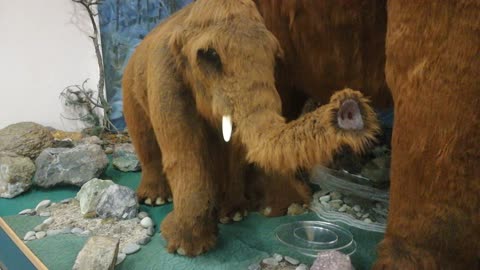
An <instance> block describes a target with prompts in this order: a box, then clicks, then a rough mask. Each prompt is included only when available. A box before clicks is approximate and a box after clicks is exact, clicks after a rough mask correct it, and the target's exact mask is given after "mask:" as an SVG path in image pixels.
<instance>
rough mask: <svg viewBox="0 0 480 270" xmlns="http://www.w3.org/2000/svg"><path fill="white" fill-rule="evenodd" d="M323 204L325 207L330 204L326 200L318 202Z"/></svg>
mask: <svg viewBox="0 0 480 270" xmlns="http://www.w3.org/2000/svg"><path fill="white" fill-rule="evenodd" d="M320 203H321V204H322V205H323V206H325V207H329V206H330V205H329V204H328V202H320Z"/></svg>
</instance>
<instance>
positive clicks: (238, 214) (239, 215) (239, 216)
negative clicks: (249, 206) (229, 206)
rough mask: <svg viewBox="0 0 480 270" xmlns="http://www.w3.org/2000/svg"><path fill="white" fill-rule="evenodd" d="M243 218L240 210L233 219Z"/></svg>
mask: <svg viewBox="0 0 480 270" xmlns="http://www.w3.org/2000/svg"><path fill="white" fill-rule="evenodd" d="M242 219H243V216H242V214H240V212H236V213H235V215H234V216H233V221H240V220H242Z"/></svg>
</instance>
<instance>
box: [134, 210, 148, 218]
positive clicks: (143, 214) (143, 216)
mask: <svg viewBox="0 0 480 270" xmlns="http://www.w3.org/2000/svg"><path fill="white" fill-rule="evenodd" d="M137 217H138V218H139V219H144V218H146V217H148V213H147V212H143V211H142V212H140V213H138V215H137Z"/></svg>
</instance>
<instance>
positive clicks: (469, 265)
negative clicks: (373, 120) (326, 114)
mask: <svg viewBox="0 0 480 270" xmlns="http://www.w3.org/2000/svg"><path fill="white" fill-rule="evenodd" d="M256 3H257V6H258V8H259V10H260V12H261V14H262V16H263V17H264V20H265V23H266V25H267V28H269V29H270V30H271V31H272V32H273V33H274V34H275V35H276V36H277V38H278V39H279V41H280V44H281V46H282V47H283V49H284V51H285V59H286V62H285V63H284V64H283V66H280V67H279V73H278V74H280V76H279V80H278V85H277V88H278V89H279V91H280V92H281V93H282V97H283V105H284V106H285V107H286V108H287V109H288V110H287V112H290V113H291V114H292V116H295V115H296V113H298V111H299V110H300V108H301V104H302V102H303V100H304V99H305V97H306V96H307V97H313V98H315V99H317V100H319V101H321V102H322V101H323V100H324V99H325V97H326V96H328V95H330V94H331V93H332V92H333V91H335V89H337V88H338V86H339V85H346V86H350V87H355V88H358V89H361V90H362V91H363V92H364V93H367V94H368V95H369V96H371V98H372V100H373V104H374V105H375V106H377V107H383V106H385V105H389V93H388V92H387V88H386V84H385V78H386V82H387V83H388V86H389V87H390V89H391V93H392V96H393V101H394V103H395V104H394V105H395V106H394V107H395V122H394V130H393V139H392V164H391V191H390V194H391V197H390V212H389V219H388V228H387V232H386V235H385V239H384V240H383V242H382V243H381V245H380V247H379V257H378V260H377V262H376V264H375V266H374V269H479V268H480V265H479V256H480V254H479V251H480V234H479V233H480V210H479V209H480V19H479V18H480V2H479V1H475V0H459V1H400V0H390V1H388V5H387V3H386V1H369V0H366V1H363V0H339V1H337V0H317V1H309V0H285V1H276V0H256ZM387 11H388V12H387ZM387 15H388V16H387ZM387 17H388V20H387ZM385 59H386V60H385ZM385 61H386V62H385ZM385 63H386V64H385ZM384 66H385V74H386V77H385V76H384V75H383V70H384ZM287 75H288V76H287ZM285 77H286V78H288V79H287V80H282V78H285ZM299 101H300V102H299Z"/></svg>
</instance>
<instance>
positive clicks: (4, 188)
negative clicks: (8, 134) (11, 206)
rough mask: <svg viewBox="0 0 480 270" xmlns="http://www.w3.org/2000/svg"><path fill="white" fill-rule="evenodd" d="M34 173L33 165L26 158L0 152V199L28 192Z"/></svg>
mask: <svg viewBox="0 0 480 270" xmlns="http://www.w3.org/2000/svg"><path fill="white" fill-rule="evenodd" d="M0 140H1V138H0ZM34 173H35V164H34V163H33V162H32V161H31V160H30V159H29V158H28V157H22V156H18V155H17V154H15V153H12V152H0V197H1V198H13V197H15V196H17V195H19V194H21V193H23V192H25V191H27V190H29V189H30V186H31V185H32V176H33V174H34Z"/></svg>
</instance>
